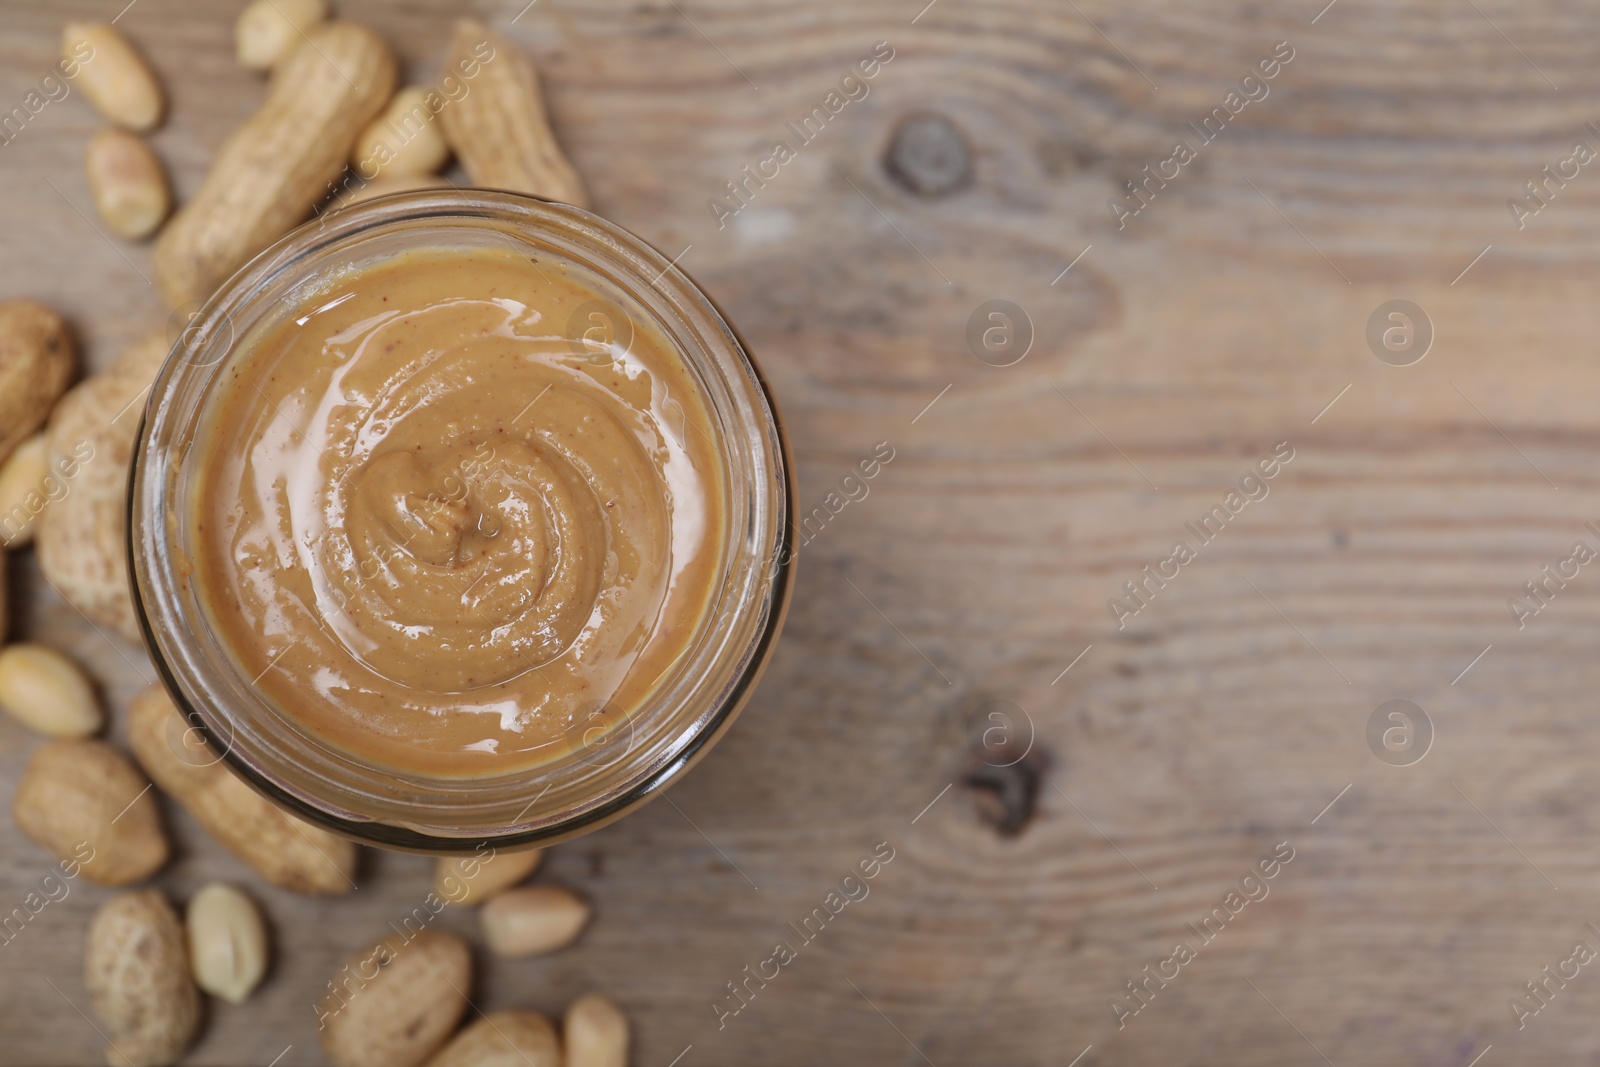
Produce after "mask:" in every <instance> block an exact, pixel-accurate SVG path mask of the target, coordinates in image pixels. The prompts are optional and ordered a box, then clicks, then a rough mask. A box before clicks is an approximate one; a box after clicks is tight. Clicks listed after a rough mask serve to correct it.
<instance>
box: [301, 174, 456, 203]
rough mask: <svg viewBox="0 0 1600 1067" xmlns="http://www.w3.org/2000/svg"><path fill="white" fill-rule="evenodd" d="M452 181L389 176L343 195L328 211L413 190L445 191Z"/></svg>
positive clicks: (437, 178)
mask: <svg viewBox="0 0 1600 1067" xmlns="http://www.w3.org/2000/svg"><path fill="white" fill-rule="evenodd" d="M450 184H451V183H450V181H449V180H448V179H445V178H441V177H439V176H438V175H435V174H416V175H411V176H408V177H404V178H401V177H398V176H393V177H391V176H390V175H388V174H385V175H383V176H382V177H378V178H374V179H373V180H372V181H370V182H366V183H365V184H363V185H361V186H359V187H358V188H356V189H354V190H353V191H351V192H349V193H345V194H341V196H340V197H339V199H337V200H335V201H333V202H332V203H331V204H330V205H329V207H328V209H327V210H330V211H338V210H340V209H341V208H347V207H352V206H354V205H356V204H361V203H365V202H366V201H368V200H376V199H377V198H378V197H380V196H388V195H389V194H390V193H407V192H410V191H411V190H413V189H444V188H448V187H449V186H450Z"/></svg>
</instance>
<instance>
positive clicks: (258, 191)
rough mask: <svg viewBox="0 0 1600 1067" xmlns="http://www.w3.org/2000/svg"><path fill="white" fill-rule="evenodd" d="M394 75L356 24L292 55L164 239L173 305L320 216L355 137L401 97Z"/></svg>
mask: <svg viewBox="0 0 1600 1067" xmlns="http://www.w3.org/2000/svg"><path fill="white" fill-rule="evenodd" d="M395 76H396V75H395V59H394V53H393V52H391V51H390V50H389V46H388V45H387V44H385V43H384V41H383V38H381V37H379V36H378V35H377V34H376V33H374V32H373V31H372V30H370V29H368V28H367V27H365V26H359V25H357V24H355V23H353V22H330V23H328V24H327V25H325V26H320V27H318V28H317V29H315V30H313V31H312V32H311V33H310V35H309V36H308V37H307V38H306V40H304V41H302V42H301V43H300V44H299V45H297V46H296V47H295V48H294V50H293V51H291V52H290V53H289V54H288V55H287V56H285V57H284V59H283V61H282V62H281V63H279V64H278V66H277V68H276V69H275V70H274V71H273V74H272V86H271V88H270V90H269V91H268V93H267V99H266V102H265V103H263V104H262V105H261V108H260V110H258V111H257V112H256V113H255V114H254V115H253V116H251V118H250V119H249V121H247V122H246V123H245V124H244V125H243V126H241V127H239V129H238V130H236V131H234V133H233V136H231V137H229V138H228V140H227V141H226V142H224V143H223V145H222V148H221V149H220V150H219V151H218V152H217V155H216V159H215V160H214V161H213V162H212V164H211V170H210V171H209V172H208V173H207V174H206V177H205V181H203V182H202V183H201V185H200V189H199V191H198V192H196V193H195V195H194V198H193V199H192V200H190V201H189V203H187V204H186V205H184V207H183V208H182V209H180V210H179V211H178V213H177V214H176V215H174V216H173V218H172V221H171V222H170V223H169V224H168V225H167V227H166V228H165V229H164V230H162V231H161V236H160V237H158V238H157V239H156V244H155V251H154V253H153V256H152V262H153V265H154V267H155V273H156V284H157V285H158V286H159V288H160V289H161V294H162V296H163V297H164V298H165V299H166V301H167V304H168V306H169V307H174V308H176V307H180V306H182V305H184V304H187V303H188V302H190V301H196V300H204V299H205V298H206V297H208V296H210V295H211V291H212V290H213V289H215V288H216V287H217V285H218V283H220V282H221V281H222V280H223V279H224V278H226V277H227V276H228V275H230V274H232V273H233V272H234V271H235V270H236V269H238V268H239V267H241V266H243V265H244V263H245V261H246V260H248V259H249V258H250V257H251V256H253V255H255V254H256V253H257V252H259V251H261V250H262V249H263V248H265V247H267V245H269V244H271V243H272V242H273V241H276V240H277V239H278V238H280V237H282V236H283V235H284V234H286V233H288V232H289V231H290V230H291V229H293V228H294V226H295V225H296V224H297V223H299V222H300V221H302V220H303V219H305V218H306V216H308V215H310V214H311V209H312V207H313V206H314V205H316V204H318V203H320V202H321V201H322V199H323V198H324V197H325V196H326V195H327V193H328V189H329V187H330V186H331V185H332V184H333V183H334V182H335V181H337V180H338V178H339V175H340V174H341V173H343V171H344V166H345V160H346V159H348V158H349V155H350V146H351V145H352V144H353V143H354V142H355V139H356V134H357V133H359V132H361V130H362V128H363V127H365V126H366V124H367V122H368V120H369V119H371V118H372V116H373V115H376V114H377V113H378V110H379V109H380V108H382V107H383V105H384V104H385V103H386V102H388V100H389V97H390V96H391V95H392V94H393V93H394V83H395Z"/></svg>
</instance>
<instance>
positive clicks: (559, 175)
mask: <svg viewBox="0 0 1600 1067" xmlns="http://www.w3.org/2000/svg"><path fill="white" fill-rule="evenodd" d="M487 48H492V49H493V54H492V55H491V56H490V58H487V59H483V58H482V56H483V55H484V54H485V52H486V49H487ZM463 64H466V66H463ZM472 69H476V72H477V73H476V74H475V75H473V76H472V77H471V78H467V77H466V72H467V71H468V70H472ZM445 73H446V74H448V75H451V76H453V77H457V78H462V79H463V80H465V81H466V82H467V84H468V86H469V88H468V90H467V94H466V95H465V96H463V97H462V98H461V99H460V100H456V101H453V102H452V103H450V104H449V105H447V106H446V107H445V108H444V109H443V110H442V111H440V112H439V120H440V121H441V122H442V123H443V124H444V136H445V140H446V141H448V142H449V143H450V147H451V148H452V149H454V151H455V154H456V158H457V159H459V160H460V161H461V165H462V166H463V167H465V168H466V171H467V174H468V175H469V176H470V177H471V178H472V183H473V184H474V185H479V186H484V187H486V188H490V189H506V190H509V191H510V192H513V193H526V194H527V195H529V196H538V197H543V198H544V199H546V200H557V201H560V202H561V203H563V204H573V205H576V206H577V207H588V206H589V194H588V193H586V192H585V191H584V188H583V182H582V181H580V180H579V178H578V172H577V171H575V170H573V169H572V164H571V163H569V162H567V157H566V156H565V155H563V154H562V151H561V146H560V144H558V143H557V141H556V136H555V134H554V133H552V132H551V130H550V120H549V118H548V117H547V116H546V115H545V110H544V94H543V93H542V92H541V91H540V89H539V72H538V71H537V70H536V69H534V66H533V60H531V59H529V58H528V56H527V55H526V53H524V52H523V51H522V50H521V49H520V48H518V47H517V46H516V44H515V43H514V42H512V41H510V40H509V39H507V38H506V37H504V36H502V35H501V34H498V33H495V32H493V31H491V30H490V29H489V28H488V27H486V26H485V25H484V24H483V23H481V22H478V21H476V20H475V19H460V20H458V21H457V22H456V25H455V32H454V33H453V34H452V36H451V39H450V54H449V57H448V58H447V59H446V60H445Z"/></svg>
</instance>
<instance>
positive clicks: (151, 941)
mask: <svg viewBox="0 0 1600 1067" xmlns="http://www.w3.org/2000/svg"><path fill="white" fill-rule="evenodd" d="M84 980H85V982H86V983H87V984H88V986H89V995H90V997H91V998H92V999H93V1001H94V1010H95V1014H96V1015H99V1016H100V1018H101V1019H103V1020H104V1021H105V1023H106V1029H107V1031H109V1032H108V1033H107V1034H106V1038H107V1040H109V1041H110V1042H111V1044H110V1045H109V1046H108V1047H107V1048H106V1063H108V1064H110V1065H112V1067H129V1065H131V1067H161V1065H163V1064H170V1063H175V1062H176V1061H177V1060H178V1058H179V1057H180V1056H182V1055H183V1053H184V1051H185V1050H186V1049H187V1048H188V1047H189V1046H190V1044H192V1043H193V1042H194V1037H195V1034H196V1032H197V1031H198V1030H199V1029H200V991H199V990H198V989H196V988H195V985H194V979H193V978H191V977H190V976H189V950H188V946H187V942H186V941H185V938H184V932H183V924H182V923H181V922H179V921H178V914H177V912H175V911H173V909H172V905H171V904H169V903H167V900H166V898H165V897H163V896H162V895H161V893H160V892H159V891H158V890H154V889H146V890H141V891H139V892H134V893H122V894H120V895H118V896H115V897H112V898H111V899H110V900H108V901H106V902H105V903H104V904H102V905H101V906H100V910H99V911H97V912H95V916H94V919H93V920H92V921H91V922H90V924H89V947H88V951H87V953H86V954H85V956H84Z"/></svg>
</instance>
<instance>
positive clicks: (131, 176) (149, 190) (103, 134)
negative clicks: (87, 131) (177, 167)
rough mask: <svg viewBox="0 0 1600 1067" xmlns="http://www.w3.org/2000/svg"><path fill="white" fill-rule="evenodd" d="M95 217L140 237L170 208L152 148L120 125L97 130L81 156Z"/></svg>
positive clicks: (115, 230)
mask: <svg viewBox="0 0 1600 1067" xmlns="http://www.w3.org/2000/svg"><path fill="white" fill-rule="evenodd" d="M83 165H84V169H85V170H86V171H87V172H88V175H89V192H90V194H91V195H92V196H93V197H94V206H95V208H96V209H98V210H99V212H100V217H101V218H102V219H104V220H105V223H106V225H107V226H109V227H110V228H111V231H112V232H113V233H115V234H116V235H117V236H118V237H125V238H127V239H128V240H130V241H142V240H144V239H145V238H146V237H149V236H150V235H151V234H153V233H155V232H156V227H158V226H160V225H161V223H162V221H163V220H165V219H166V217H167V212H168V211H170V210H172V193H171V191H170V190H168V188H167V174H166V171H164V170H163V169H162V168H161V161H160V160H159V159H157V158H156V154H155V152H153V151H151V149H150V146H149V145H147V144H145V143H144V140H143V139H142V138H139V137H136V136H134V135H133V134H131V133H128V132H127V131H126V130H101V131H100V132H99V133H97V134H95V135H94V139H93V140H91V141H90V142H89V150H88V152H87V153H85V155H84V158H83Z"/></svg>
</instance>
